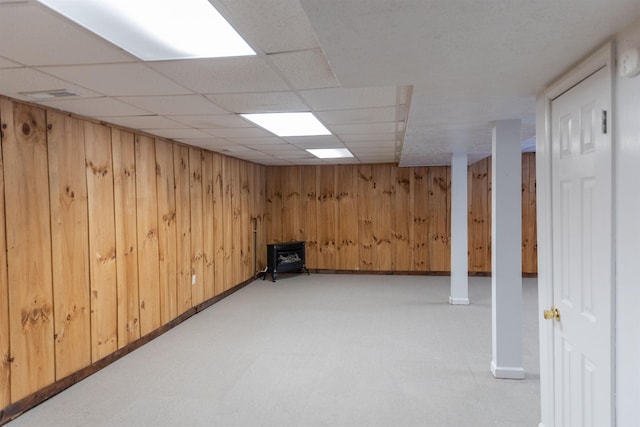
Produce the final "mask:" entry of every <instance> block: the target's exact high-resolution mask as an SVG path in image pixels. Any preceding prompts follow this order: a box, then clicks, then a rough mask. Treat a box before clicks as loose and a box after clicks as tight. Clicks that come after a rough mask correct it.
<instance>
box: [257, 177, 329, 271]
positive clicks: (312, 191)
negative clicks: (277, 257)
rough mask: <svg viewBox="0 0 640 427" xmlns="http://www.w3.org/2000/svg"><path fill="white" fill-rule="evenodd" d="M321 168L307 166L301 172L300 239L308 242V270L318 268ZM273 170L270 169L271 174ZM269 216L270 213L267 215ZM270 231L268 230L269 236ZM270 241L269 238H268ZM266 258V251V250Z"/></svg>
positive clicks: (306, 245) (306, 256) (306, 248)
mask: <svg viewBox="0 0 640 427" xmlns="http://www.w3.org/2000/svg"><path fill="white" fill-rule="evenodd" d="M319 170H320V167H319V166H305V167H303V168H302V171H301V176H302V178H301V189H300V193H301V195H302V210H301V214H300V216H301V218H302V220H301V222H300V227H301V229H302V233H301V235H300V239H301V240H304V241H305V242H306V244H305V258H306V262H307V267H308V268H318V246H319V244H318V204H319V202H318V191H319V184H320V181H319V180H318V176H319V175H318V171H319ZM270 171H271V169H269V172H270ZM269 176H270V175H267V178H266V181H267V188H268V187H269V184H270V179H269ZM268 206H269V205H267V207H268ZM267 215H268V213H267ZM268 233H269V230H268V229H267V236H268ZM267 239H268V238H267ZM265 256H266V249H265Z"/></svg>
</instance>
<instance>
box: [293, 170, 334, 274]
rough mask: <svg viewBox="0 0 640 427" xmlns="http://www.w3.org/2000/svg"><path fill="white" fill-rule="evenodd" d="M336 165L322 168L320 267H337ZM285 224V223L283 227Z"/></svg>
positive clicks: (319, 217)
mask: <svg viewBox="0 0 640 427" xmlns="http://www.w3.org/2000/svg"><path fill="white" fill-rule="evenodd" d="M336 167H337V166H326V167H323V168H321V169H320V187H319V196H318V197H319V198H318V201H319V206H318V235H319V238H318V242H319V250H318V268H335V266H336V265H337V263H336V261H337V258H336V241H337V240H338V239H337V237H338V236H337V230H338V224H337V220H338V218H337V214H338V204H337V201H336ZM284 226H285V224H283V227H284Z"/></svg>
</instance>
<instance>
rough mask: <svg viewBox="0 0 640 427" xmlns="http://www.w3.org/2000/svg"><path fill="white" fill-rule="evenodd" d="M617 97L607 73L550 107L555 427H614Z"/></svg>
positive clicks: (556, 101) (587, 82)
mask: <svg viewBox="0 0 640 427" xmlns="http://www.w3.org/2000/svg"><path fill="white" fill-rule="evenodd" d="M610 91H611V85H610V80H609V74H608V69H607V68H606V67H605V68H602V69H600V71H598V72H596V73H594V74H592V75H591V76H590V77H588V78H586V79H585V80H583V81H582V82H581V83H579V84H578V85H576V86H574V87H573V88H572V89H570V90H568V91H567V92H565V93H564V94H562V95H560V96H559V97H558V98H556V99H554V100H553V101H552V103H551V119H552V127H551V138H552V142H551V144H552V171H551V175H552V218H553V219H552V221H553V225H552V226H553V234H552V236H553V237H552V244H553V266H552V271H553V273H552V275H553V303H554V306H555V307H556V308H557V309H558V312H559V315H560V318H559V320H558V319H555V320H548V321H552V322H554V332H553V335H554V345H553V347H554V350H553V351H554V401H555V424H556V426H563V427H570V426H581V427H582V426H585V427H588V426H595V427H605V426H610V425H613V423H614V421H613V420H614V418H613V401H614V396H613V392H614V387H613V378H614V376H613V345H612V343H613V341H612V337H613V333H612V328H613V320H612V315H613V307H612V304H613V298H612V294H613V267H612V237H611V236H612V230H613V224H612V160H611V159H612V149H611V130H610V129H608V128H610V125H609V123H611V120H610V119H611V118H610V117H607V112H609V111H611V108H610V105H609V103H610V101H609V100H610V99H611V97H610Z"/></svg>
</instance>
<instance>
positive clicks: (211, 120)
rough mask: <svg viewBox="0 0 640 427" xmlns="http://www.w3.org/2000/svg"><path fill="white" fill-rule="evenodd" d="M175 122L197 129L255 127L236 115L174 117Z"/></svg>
mask: <svg viewBox="0 0 640 427" xmlns="http://www.w3.org/2000/svg"><path fill="white" fill-rule="evenodd" d="M171 118H172V119H173V120H175V121H177V122H180V123H183V124H185V125H187V126H190V127H194V128H197V129H219V128H223V129H224V128H229V129H231V128H243V127H254V125H253V124H252V123H249V122H248V121H247V120H245V119H244V118H242V117H239V116H237V115H235V114H218V115H211V116H204V115H203V116H172V117H171Z"/></svg>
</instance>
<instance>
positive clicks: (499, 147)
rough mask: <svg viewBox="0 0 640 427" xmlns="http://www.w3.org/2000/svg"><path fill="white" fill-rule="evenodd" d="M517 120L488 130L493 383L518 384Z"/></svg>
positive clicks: (520, 371)
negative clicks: (490, 135)
mask: <svg viewBox="0 0 640 427" xmlns="http://www.w3.org/2000/svg"><path fill="white" fill-rule="evenodd" d="M521 139H522V138H521V124H520V120H502V121H498V122H496V123H495V126H494V128H493V148H492V155H493V157H492V160H491V272H492V273H491V295H492V298H491V313H492V318H491V320H492V339H493V358H492V360H491V373H492V374H493V376H494V377H496V378H507V379H522V378H524V368H523V367H522V183H521V181H522V153H521V149H520V141H521Z"/></svg>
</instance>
